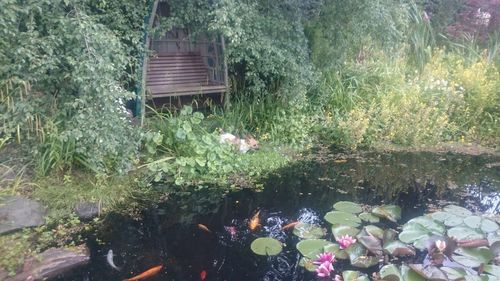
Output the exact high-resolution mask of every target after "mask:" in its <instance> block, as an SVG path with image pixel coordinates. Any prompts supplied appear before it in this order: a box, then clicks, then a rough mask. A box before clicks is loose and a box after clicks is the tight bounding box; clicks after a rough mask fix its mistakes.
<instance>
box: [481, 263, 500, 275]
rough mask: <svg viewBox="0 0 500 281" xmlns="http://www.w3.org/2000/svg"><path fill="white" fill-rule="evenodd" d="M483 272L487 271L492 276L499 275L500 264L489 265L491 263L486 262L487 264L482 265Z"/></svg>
mask: <svg viewBox="0 0 500 281" xmlns="http://www.w3.org/2000/svg"><path fill="white" fill-rule="evenodd" d="M483 269H484V272H486V273H489V274H491V275H493V276H496V277H498V276H500V266H498V265H491V264H488V265H485V266H484V268H483Z"/></svg>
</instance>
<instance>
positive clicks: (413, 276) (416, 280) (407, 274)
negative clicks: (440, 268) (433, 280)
mask: <svg viewBox="0 0 500 281" xmlns="http://www.w3.org/2000/svg"><path fill="white" fill-rule="evenodd" d="M401 275H403V277H404V280H405V281H426V280H425V278H423V277H422V276H420V275H419V274H418V273H416V272H415V271H413V270H412V269H411V268H410V267H409V266H407V265H402V266H401Z"/></svg>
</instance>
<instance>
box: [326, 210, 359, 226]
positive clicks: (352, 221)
mask: <svg viewBox="0 0 500 281" xmlns="http://www.w3.org/2000/svg"><path fill="white" fill-rule="evenodd" d="M325 220H326V221H328V222H329V223H331V224H339V225H345V226H352V227H358V226H359V225H360V224H361V219H360V218H358V217H357V216H355V215H353V214H351V213H346V212H341V211H331V212H328V213H326V215H325Z"/></svg>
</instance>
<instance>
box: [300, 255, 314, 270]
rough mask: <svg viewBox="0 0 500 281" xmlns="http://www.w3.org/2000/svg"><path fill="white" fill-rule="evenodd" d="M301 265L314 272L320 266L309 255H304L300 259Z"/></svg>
mask: <svg viewBox="0 0 500 281" xmlns="http://www.w3.org/2000/svg"><path fill="white" fill-rule="evenodd" d="M299 265H300V266H302V267H303V268H305V269H306V270H307V271H310V272H314V271H315V270H316V268H318V266H317V265H315V264H314V261H313V260H311V259H310V258H307V257H302V258H301V259H300V261H299Z"/></svg>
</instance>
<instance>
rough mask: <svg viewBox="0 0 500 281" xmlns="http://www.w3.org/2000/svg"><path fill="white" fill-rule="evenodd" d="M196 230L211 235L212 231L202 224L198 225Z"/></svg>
mask: <svg viewBox="0 0 500 281" xmlns="http://www.w3.org/2000/svg"><path fill="white" fill-rule="evenodd" d="M198 228H199V229H201V230H203V231H205V232H208V233H212V231H211V230H210V229H208V227H207V226H206V225H204V224H201V223H200V224H198Z"/></svg>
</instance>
